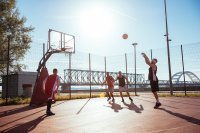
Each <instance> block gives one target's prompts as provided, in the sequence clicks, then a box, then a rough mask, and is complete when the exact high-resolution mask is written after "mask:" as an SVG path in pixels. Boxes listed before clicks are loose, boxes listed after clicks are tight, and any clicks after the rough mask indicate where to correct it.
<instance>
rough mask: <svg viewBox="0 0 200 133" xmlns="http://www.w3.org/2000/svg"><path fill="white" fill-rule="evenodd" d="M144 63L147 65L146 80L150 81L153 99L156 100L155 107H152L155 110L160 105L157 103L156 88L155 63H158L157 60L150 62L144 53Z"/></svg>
mask: <svg viewBox="0 0 200 133" xmlns="http://www.w3.org/2000/svg"><path fill="white" fill-rule="evenodd" d="M142 55H143V57H144V59H145V62H146V64H147V65H149V76H148V79H149V80H150V85H151V91H152V93H153V94H154V97H155V99H156V105H155V106H154V109H157V108H158V107H159V106H161V103H160V102H159V98H158V94H157V91H159V87H158V77H157V76H156V73H157V66H156V63H157V62H158V61H157V59H153V60H152V61H151V62H150V60H149V58H148V57H147V55H146V54H145V53H142Z"/></svg>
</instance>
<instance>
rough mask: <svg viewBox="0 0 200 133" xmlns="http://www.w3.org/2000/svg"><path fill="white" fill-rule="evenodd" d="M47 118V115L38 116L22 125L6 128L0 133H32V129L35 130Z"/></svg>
mask: <svg viewBox="0 0 200 133" xmlns="http://www.w3.org/2000/svg"><path fill="white" fill-rule="evenodd" d="M46 117H47V115H42V116H39V117H38V118H36V119H34V120H31V121H28V122H26V123H23V124H18V125H15V126H13V127H10V128H7V129H5V130H3V131H2V133H15V132H17V133H27V132H30V131H32V130H33V129H35V128H36V127H37V125H38V124H39V123H40V122H42V121H43V120H44V119H45V118H46Z"/></svg>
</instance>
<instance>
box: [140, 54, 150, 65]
mask: <svg viewBox="0 0 200 133" xmlns="http://www.w3.org/2000/svg"><path fill="white" fill-rule="evenodd" d="M142 55H143V57H144V59H145V62H146V64H147V65H149V66H151V67H152V64H151V62H150V60H149V58H148V57H147V55H146V54H145V53H142Z"/></svg>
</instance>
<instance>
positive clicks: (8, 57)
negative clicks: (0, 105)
mask: <svg viewBox="0 0 200 133" xmlns="http://www.w3.org/2000/svg"><path fill="white" fill-rule="evenodd" d="M9 66H10V36H8V50H7V69H6V70H7V73H6V105H7V104H8V84H9V83H8V75H9Z"/></svg>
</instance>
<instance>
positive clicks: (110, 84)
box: [103, 72, 115, 102]
mask: <svg viewBox="0 0 200 133" xmlns="http://www.w3.org/2000/svg"><path fill="white" fill-rule="evenodd" d="M114 82H115V80H114V78H113V77H112V76H111V75H110V74H109V72H107V73H106V80H105V81H104V82H103V84H104V83H107V85H108V89H107V90H106V93H107V95H108V100H107V101H109V100H110V99H111V97H112V101H113V102H114V101H115V99H114V96H113V92H114Z"/></svg>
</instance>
